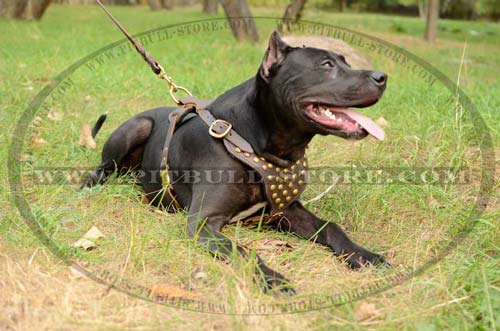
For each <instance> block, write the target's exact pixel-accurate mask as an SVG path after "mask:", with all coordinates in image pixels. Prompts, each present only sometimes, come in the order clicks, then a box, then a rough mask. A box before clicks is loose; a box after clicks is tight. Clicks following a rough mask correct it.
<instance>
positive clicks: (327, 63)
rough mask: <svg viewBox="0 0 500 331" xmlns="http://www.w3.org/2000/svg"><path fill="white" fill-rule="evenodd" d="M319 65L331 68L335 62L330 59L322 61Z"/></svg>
mask: <svg viewBox="0 0 500 331" xmlns="http://www.w3.org/2000/svg"><path fill="white" fill-rule="evenodd" d="M321 65H322V66H323V67H330V68H333V67H334V66H335V64H334V63H333V62H332V61H331V60H326V61H323V63H321Z"/></svg>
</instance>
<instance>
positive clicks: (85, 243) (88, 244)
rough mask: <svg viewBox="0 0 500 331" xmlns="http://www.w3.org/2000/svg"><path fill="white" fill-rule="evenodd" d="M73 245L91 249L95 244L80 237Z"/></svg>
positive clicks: (87, 249)
mask: <svg viewBox="0 0 500 331" xmlns="http://www.w3.org/2000/svg"><path fill="white" fill-rule="evenodd" d="M73 247H76V248H83V249H84V250H86V251H91V250H93V249H94V248H96V247H97V245H96V244H95V243H94V242H93V241H90V240H88V239H85V238H80V239H78V240H77V241H75V242H74V243H73Z"/></svg>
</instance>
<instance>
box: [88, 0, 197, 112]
mask: <svg viewBox="0 0 500 331" xmlns="http://www.w3.org/2000/svg"><path fill="white" fill-rule="evenodd" d="M96 2H97V4H98V5H99V6H101V8H102V9H103V10H104V12H105V13H106V14H107V15H108V16H109V18H110V19H111V21H113V23H114V24H115V25H116V26H117V27H118V29H120V31H121V32H122V33H123V34H124V35H125V37H127V39H128V40H129V41H130V42H131V43H132V45H134V47H135V49H136V51H137V52H138V53H139V54H140V55H141V56H142V58H143V59H144V61H146V62H147V63H148V64H149V66H150V67H151V70H153V72H154V73H155V74H156V75H158V77H159V78H161V79H164V80H165V81H166V82H167V84H168V86H169V91H170V97H171V98H172V100H174V102H175V103H176V104H178V105H179V104H180V101H179V99H177V97H176V96H175V93H177V91H179V90H180V91H183V92H184V93H186V94H187V95H189V96H191V95H192V94H191V92H190V91H189V90H188V89H187V88H185V87H183V86H179V85H177V84H175V83H174V80H173V79H172V77H171V76H169V75H167V74H166V73H165V70H164V69H163V67H162V66H161V64H159V63H158V62H157V61H156V60H155V59H153V57H152V56H151V54H149V53H148V51H146V49H145V48H144V46H142V45H141V43H140V42H138V41H137V40H136V39H135V38H134V37H132V36H131V35H130V33H128V32H127V30H126V29H125V28H124V27H123V26H122V25H121V24H120V23H119V22H118V20H117V19H116V18H115V17H114V16H113V14H111V12H110V11H109V10H108V9H107V8H106V7H105V6H104V5H103V4H102V2H101V1H100V0H96Z"/></svg>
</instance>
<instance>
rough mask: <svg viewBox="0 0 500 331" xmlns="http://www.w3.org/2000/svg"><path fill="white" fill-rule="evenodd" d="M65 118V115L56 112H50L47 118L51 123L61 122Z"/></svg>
mask: <svg viewBox="0 0 500 331" xmlns="http://www.w3.org/2000/svg"><path fill="white" fill-rule="evenodd" d="M63 117H64V114H63V113H60V112H57V111H55V110H51V111H49V113H48V114H47V118H48V119H49V120H51V121H54V122H59V121H62V119H63Z"/></svg>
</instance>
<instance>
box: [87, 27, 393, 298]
mask: <svg viewBox="0 0 500 331" xmlns="http://www.w3.org/2000/svg"><path fill="white" fill-rule="evenodd" d="M386 82H387V76H386V75H385V74H384V73H382V72H378V71H367V70H352V69H351V68H350V66H349V65H348V64H347V63H346V61H345V59H344V57H343V56H341V55H338V54H335V53H332V52H329V51H326V50H321V49H316V48H309V47H302V48H295V47H290V46H289V45H287V44H286V43H285V42H284V41H283V40H282V39H281V38H280V36H279V34H278V33H277V32H274V33H273V34H272V35H271V38H270V41H269V48H268V50H267V52H266V54H265V56H264V59H263V62H262V64H261V66H260V68H259V71H258V73H257V75H256V76H255V77H253V78H251V79H249V80H248V81H246V82H244V83H242V84H241V85H239V86H237V87H235V88H233V89H231V90H229V91H227V92H225V93H224V94H222V95H221V96H219V97H218V98H217V99H216V100H215V101H213V102H212V103H211V104H210V105H209V106H208V107H207V108H208V109H209V110H210V111H211V113H212V114H213V115H214V117H216V118H218V119H223V120H225V121H227V122H229V123H231V124H232V126H233V128H234V130H235V131H236V132H237V133H239V134H240V135H241V136H242V137H244V139H245V140H246V141H247V142H249V143H250V144H251V146H252V147H253V150H254V151H255V153H256V154H257V155H259V156H263V157H265V158H266V159H268V160H276V162H278V163H279V162H285V163H286V162H292V163H293V162H295V161H296V160H299V159H301V158H302V157H303V156H304V153H305V148H306V146H307V145H308V143H309V142H310V141H311V139H312V138H313V136H314V135H315V134H322V135H327V134H333V135H336V136H339V137H342V138H346V139H362V138H364V137H366V136H367V135H368V134H372V135H373V136H375V137H376V138H378V139H383V131H382V130H381V129H380V128H379V127H378V126H376V124H375V123H373V122H372V121H371V120H369V119H368V118H367V117H364V116H363V115H361V114H359V113H357V112H355V111H353V110H352V109H347V107H367V106H370V105H373V104H374V103H376V102H377V101H378V100H379V99H380V98H381V96H382V94H383V92H384V90H385V87H386ZM174 109H175V108H157V109H153V110H149V111H146V112H143V113H141V114H138V115H136V116H134V117H133V118H131V119H130V120H128V121H126V122H125V123H123V124H122V125H121V126H120V127H119V128H118V129H116V131H115V132H113V134H112V135H111V137H110V138H109V140H108V141H107V142H106V144H105V145H104V148H103V152H102V163H101V164H100V165H99V166H98V167H97V169H96V170H95V171H94V172H92V173H91V174H90V176H89V178H88V179H87V181H86V182H85V184H84V186H85V187H91V186H93V185H95V184H97V183H102V182H104V181H105V180H106V179H107V178H108V177H109V175H111V174H112V173H113V172H115V171H117V170H118V171H119V172H120V171H123V170H129V169H137V168H140V169H143V170H147V171H146V172H145V174H146V175H144V176H142V185H143V188H144V190H145V192H146V194H147V195H148V196H149V197H150V200H151V201H152V203H153V204H154V205H157V206H159V205H163V206H170V205H171V204H172V199H171V197H170V196H169V195H168V194H159V193H160V192H163V187H162V180H161V176H160V172H159V170H160V164H161V158H162V148H163V145H164V142H165V137H166V135H167V128H168V126H169V120H168V115H169V114H170V113H171V112H172V111H173V110H174ZM101 122H102V121H101ZM101 124H102V123H101ZM168 156H169V161H168V166H169V170H172V169H233V170H235V171H236V172H237V174H238V175H239V176H240V177H242V178H243V177H245V178H246V177H248V176H247V175H246V174H247V173H248V170H249V168H248V167H247V166H246V165H244V164H243V163H242V162H240V161H238V160H236V159H235V158H233V157H232V156H231V155H230V154H229V153H228V151H227V150H226V148H225V147H224V145H223V144H222V142H221V141H220V140H217V139H215V138H213V137H212V136H211V135H209V132H208V130H207V125H206V124H205V123H203V122H202V121H201V119H200V118H199V117H194V118H193V119H190V120H189V121H186V123H183V124H182V125H181V126H180V127H179V128H178V129H177V130H176V131H175V134H174V135H173V138H172V140H171V143H170V148H169V152H168ZM173 188H174V191H175V196H176V199H177V201H178V203H179V204H180V206H181V207H182V208H184V209H185V210H187V211H188V213H189V216H188V234H189V237H191V238H193V237H195V238H196V240H197V242H198V243H199V244H201V245H203V246H205V247H206V248H207V249H208V250H209V251H211V252H212V253H214V254H217V255H218V256H221V257H229V255H230V254H231V252H232V250H233V244H232V242H231V240H230V239H229V238H227V237H225V236H224V235H222V234H221V233H220V230H221V229H222V227H223V226H224V225H226V224H228V223H229V222H230V220H231V219H232V218H233V217H234V216H235V215H237V214H239V213H240V212H242V211H244V210H247V209H249V208H251V207H252V206H254V205H256V204H258V203H262V202H265V201H267V199H268V198H269V197H266V194H265V191H263V190H262V184H260V183H258V182H253V183H252V182H247V183H243V184H241V183H240V184H233V185H226V184H220V185H213V184H207V183H204V182H196V183H193V182H177V183H174V184H173ZM271 226H273V227H274V228H276V229H277V230H280V231H285V232H289V233H294V234H296V235H298V236H301V237H304V238H312V237H313V236H315V237H314V238H313V239H314V240H315V241H317V242H318V243H321V244H323V245H326V246H328V247H329V248H331V249H332V251H333V252H334V253H335V254H336V255H338V256H342V257H344V258H345V259H346V261H347V263H348V264H349V266H350V267H352V268H359V267H361V266H363V265H369V264H386V265H387V263H386V262H385V260H384V258H383V257H381V256H380V255H378V254H375V253H372V252H369V251H368V250H366V249H364V248H362V247H360V246H358V245H357V244H355V243H353V242H352V241H351V240H350V239H349V238H348V237H347V235H346V234H345V233H344V232H343V231H342V230H341V228H340V227H339V226H338V225H336V224H334V223H330V222H327V221H324V220H322V219H320V218H318V217H316V216H314V215H313V214H312V213H311V212H309V211H308V210H306V209H305V208H304V207H303V206H302V204H301V203H300V201H298V200H296V201H294V202H293V203H291V204H290V205H289V206H287V207H286V209H285V210H284V211H283V213H282V215H281V217H278V218H277V219H276V220H275V221H273V222H271ZM320 229H321V231H319V230H320ZM318 231H319V232H318ZM234 247H236V248H237V250H238V252H239V253H240V254H241V255H242V256H245V257H248V254H247V252H246V250H245V249H244V248H242V247H240V246H234ZM257 274H258V275H261V276H262V279H263V280H264V289H266V290H267V289H271V288H276V287H277V288H279V290H280V291H282V292H283V293H288V294H293V293H294V290H293V289H292V288H291V287H289V286H288V285H287V283H288V282H287V281H286V279H285V278H284V277H283V276H282V275H281V274H279V273H277V272H275V271H273V270H271V269H270V268H268V267H267V266H266V265H265V264H264V262H263V261H262V260H261V259H260V258H259V257H258V256H257Z"/></svg>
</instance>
